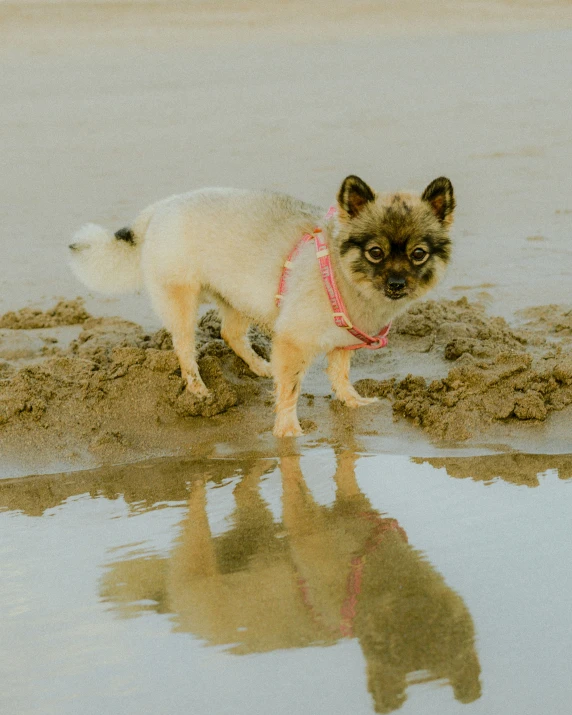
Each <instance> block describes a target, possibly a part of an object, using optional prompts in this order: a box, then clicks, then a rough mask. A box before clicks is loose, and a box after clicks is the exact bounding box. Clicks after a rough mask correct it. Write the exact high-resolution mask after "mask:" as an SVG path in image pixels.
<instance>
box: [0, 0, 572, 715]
mask: <svg viewBox="0 0 572 715" xmlns="http://www.w3.org/2000/svg"><path fill="white" fill-rule="evenodd" d="M571 44H572V5H571V4H570V2H567V1H565V0H554V1H552V0H550V1H548V2H543V3H537V2H529V1H528V0H517V1H511V2H509V1H508V0H507V1H506V2H504V1H499V2H493V1H492V0H483V1H479V2H473V1H472V0H455V1H453V0H437V1H436V2H432V3H422V2H419V1H418V0H403V2H399V3H396V2H377V3H367V2H361V1H358V0H355V1H354V0H333V2H331V3H328V6H327V12H324V5H323V4H322V3H317V2H313V1H310V2H304V3H302V2H298V0H292V2H285V3H267V2H265V3H262V2H258V1H257V0H242V1H240V2H239V1H236V2H231V1H230V0H228V1H224V2H217V3H206V2H199V1H198V0H192V2H187V3H184V4H182V3H180V4H177V3H170V2H155V3H153V2H149V3H147V2H137V3H122V2H105V1H103V2H98V3H87V2H83V1H82V0H77V1H73V2H72V1H70V2H67V3H66V2H43V3H37V2H26V1H23V0H22V1H20V2H17V3H11V2H0V61H1V62H2V67H3V72H2V73H0V124H1V126H2V137H3V145H2V158H3V160H4V166H5V169H6V170H5V171H3V172H0V194H1V195H2V201H1V202H0V257H1V259H2V260H1V263H0V622H1V624H2V636H1V638H0V678H1V680H2V690H1V692H0V711H2V712H7V713H18V715H20V714H21V713H22V714H24V713H26V714H27V713H30V714H32V713H33V714H34V715H49V714H51V713H54V715H55V714H56V713H57V715H67V714H68V713H69V715H75V714H76V713H78V712H81V713H94V715H95V714H96V713H97V715H107V714H108V713H109V715H111V714H112V713H116V712H118V711H121V712H122V713H138V714H139V713H146V712H149V713H158V712H167V711H168V712H169V713H179V712H189V711H192V712H198V713H209V715H223V714H224V713H230V712H232V713H238V715H240V713H243V712H244V713H246V712H248V713H265V714H266V713H267V712H268V711H269V703H271V704H272V712H273V713H277V714H281V713H284V714H286V713H288V715H290V714H291V713H293V712H296V713H303V714H305V713H308V714H309V713H312V715H315V714H318V715H319V714H321V713H323V714H324V715H326V713H327V714H328V715H330V714H331V713H334V712H341V711H343V712H355V713H372V712H384V713H389V712H394V711H396V710H400V712H403V713H413V714H415V715H420V714H421V713H423V715H433V713H435V715H437V713H438V714H439V715H449V713H460V712H474V713H476V714H478V713H482V714H483V715H490V713H496V712H502V713H506V714H507V715H512V713H515V714H516V713H518V715H537V714H538V713H540V712H550V713H551V714H554V715H565V714H566V715H567V713H568V711H569V703H570V699H571V697H572V690H571V688H570V678H569V675H568V671H569V667H568V663H569V661H570V655H571V651H570V642H571V641H572V638H571V636H572V632H571V630H570V625H569V624H570V619H569V607H568V603H569V593H570V588H571V586H572V573H571V570H570V567H569V562H570V559H569V558H568V554H569V553H570V548H571V546H572V543H571V541H570V529H569V524H570V513H571V510H570V498H569V497H570V495H569V491H570V483H571V482H570V478H571V476H572V441H571V438H570V434H571V424H572V317H571V316H572V304H571V303H570V289H569V286H570V284H571V280H572V244H571V243H570V235H571V230H572V199H571V197H572V180H571V175H570V166H571V165H572V140H571V134H570V119H569V107H570V104H571V101H572V76H571V75H570V72H569V57H570V49H571ZM349 173H357V174H359V175H362V176H363V178H364V179H366V180H367V181H368V182H369V183H371V184H372V185H373V186H375V187H376V188H378V189H380V190H396V189H399V188H404V189H410V190H414V191H419V190H421V189H422V188H423V187H424V186H425V185H426V184H427V183H428V182H429V181H430V180H431V179H433V178H434V177H436V176H439V175H442V174H445V175H447V176H449V177H450V178H451V180H452V182H453V184H454V186H455V191H456V196H457V201H458V209H457V216H456V223H455V227H454V233H453V237H454V242H455V243H454V259H453V263H452V265H451V267H450V270H449V272H448V275H447V277H446V279H445V281H444V282H443V284H442V285H441V286H440V288H439V289H438V290H437V291H436V292H435V293H434V294H432V295H431V296H430V300H429V301H427V302H425V303H423V304H420V305H419V306H417V307H415V308H413V309H412V310H411V311H410V312H409V313H408V314H407V315H405V316H403V317H402V318H400V319H399V320H398V321H396V323H395V325H394V328H393V330H392V334H391V339H390V346H389V348H388V349H386V350H383V351H380V352H379V353H376V354H371V353H366V352H365V351H362V353H361V354H359V355H357V356H356V358H355V360H354V366H353V368H352V379H353V380H354V382H355V384H356V386H357V388H358V390H360V391H361V392H362V393H363V394H368V395H377V396H378V397H379V398H380V401H379V403H378V404H376V405H374V406H371V407H368V408H362V409H360V410H357V411H352V410H348V409H346V408H344V407H342V406H341V405H340V404H339V403H338V402H337V401H336V400H334V399H332V396H331V394H330V388H329V385H328V383H327V381H326V377H325V375H324V374H323V370H322V368H323V367H324V365H323V363H320V362H318V363H317V364H316V365H315V366H313V368H312V370H311V371H310V372H309V374H308V377H307V379H306V381H305V383H304V389H303V391H304V395H303V397H302V398H301V400H300V414H301V418H302V425H303V427H304V429H305V435H304V437H303V438H301V439H300V440H297V441H295V442H294V441H292V440H287V441H284V443H282V444H279V443H278V442H277V441H276V440H275V439H274V438H273V437H272V434H271V429H272V422H273V412H272V394H271V388H272V386H271V384H270V381H268V380H263V379H259V378H256V377H255V376H253V375H252V374H250V373H249V371H248V370H247V369H246V368H245V366H244V364H243V363H242V362H241V361H240V360H239V359H238V358H236V356H234V355H233V354H232V353H231V352H230V351H229V350H228V349H227V348H226V346H225V344H224V342H223V341H222V340H221V339H220V332H219V326H218V322H217V318H216V315H215V314H213V313H208V312H207V313H206V314H204V318H203V321H202V324H201V326H200V329H199V331H198V342H199V346H200V367H201V371H202V372H203V375H204V377H205V380H206V382H207V384H209V386H210V387H211V388H212V390H213V393H214V398H213V400H211V401H209V402H208V403H195V402H193V401H192V400H189V399H188V398H187V397H186V396H185V394H184V392H183V389H182V388H183V385H182V380H181V376H180V372H179V370H178V366H177V363H176V360H175V358H174V355H173V352H172V349H171V344H170V338H169V336H168V335H167V334H166V332H165V331H164V330H162V329H161V326H160V324H159V322H158V320H157V318H156V317H155V316H154V315H153V314H152V312H151V310H150V307H149V303H148V301H147V299H146V297H145V296H144V295H135V296H127V297H125V298H123V297H122V298H109V297H104V296H100V295H95V294H91V293H89V292H87V291H86V290H84V289H83V288H82V286H80V285H78V284H77V282H76V281H75V280H74V278H73V276H72V275H71V273H70V272H69V270H68V268H67V266H66V256H65V253H66V246H67V244H68V243H69V237H70V236H71V234H72V233H73V232H74V231H75V230H76V229H77V228H78V227H79V226H80V225H81V224H82V223H84V222H86V221H95V222H98V223H102V224H104V225H106V226H109V227H111V228H118V227H120V226H123V225H125V224H126V223H128V222H129V220H130V219H131V218H132V217H133V216H134V215H136V214H137V213H138V212H139V210H140V209H141V208H142V207H144V206H145V205H147V204H149V203H151V202H152V201H154V200H156V199H158V198H161V197H163V196H167V195H169V194H172V193H179V192H181V191H185V190H189V189H192V188H197V187H200V186H208V185H219V186H220V185H223V186H224V185H226V186H237V187H252V188H267V189H273V190H279V191H285V192H287V193H290V194H293V195H295V196H298V197H300V198H302V199H305V200H308V201H311V202H313V203H318V204H322V205H324V206H325V207H327V206H329V205H330V204H331V203H332V201H333V198H334V197H335V193H336V191H337V188H338V186H339V183H340V181H341V180H342V179H343V177H344V176H345V175H347V174H349ZM207 310H208V306H207V307H205V311H207ZM252 339H253V341H254V344H255V346H256V349H257V350H258V351H259V352H260V353H261V354H267V353H268V350H269V349H270V344H269V340H268V338H267V337H266V336H264V335H262V334H260V333H259V332H257V331H253V333H252ZM30 475H31V476H30Z"/></svg>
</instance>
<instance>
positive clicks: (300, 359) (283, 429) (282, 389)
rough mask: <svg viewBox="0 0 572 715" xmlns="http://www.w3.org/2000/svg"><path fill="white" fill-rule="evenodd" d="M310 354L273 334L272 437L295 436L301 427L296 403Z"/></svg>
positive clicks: (292, 341) (299, 432)
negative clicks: (274, 398) (274, 389)
mask: <svg viewBox="0 0 572 715" xmlns="http://www.w3.org/2000/svg"><path fill="white" fill-rule="evenodd" d="M312 357H313V354H312V353H310V352H309V351H308V350H305V349H304V347H303V346H301V345H299V344H298V343H296V342H295V341H294V340H292V338H288V337H284V336H279V335H277V336H276V337H275V338H274V342H273V345H272V360H271V364H272V374H273V377H274V382H275V383H276V421H275V423H274V435H275V436H276V437H299V436H300V435H301V434H302V428H301V427H300V423H299V422H298V415H297V412H296V407H297V404H298V396H299V395H300V387H301V385H302V378H303V377H304V373H305V372H306V370H307V369H308V365H309V364H310V361H311V359H312Z"/></svg>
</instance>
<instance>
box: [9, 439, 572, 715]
mask: <svg viewBox="0 0 572 715" xmlns="http://www.w3.org/2000/svg"><path fill="white" fill-rule="evenodd" d="M571 477H572V455H553V456H543V455H523V454H508V455H490V456H480V457H461V458H459V457H457V458H431V459H421V458H410V457H407V456H398V455H368V454H363V453H355V452H352V451H351V450H341V449H338V450H336V449H334V448H331V447H325V446H322V447H319V448H314V449H310V450H308V451H306V452H304V453H303V454H302V455H301V456H297V455H292V454H290V455H286V456H282V457H280V458H278V457H277V458H273V457H261V456H259V455H258V456H257V455H252V456H246V457H245V456H242V455H241V456H240V457H237V458H233V457H232V456H229V457H228V458H226V457H225V458H224V459H210V460H202V461H190V460H181V459H178V460H172V459H171V460H154V461H152V462H148V463H140V464H137V465H132V466H122V467H115V468H113V469H100V470H92V471H84V472H78V473H75V474H62V475H50V476H39V477H28V478H22V479H12V480H3V481H0V624H1V626H0V628H1V640H0V676H1V682H2V689H1V691H0V711H1V712H6V713H18V714H19V715H23V714H24V713H42V715H43V714H48V713H50V714H51V713H57V714H58V715H66V714H68V713H69V714H72V713H73V714H74V715H75V714H76V713H82V714H83V713H94V714H95V713H97V714H98V715H101V714H107V713H118V712H121V713H179V712H180V713H183V712H184V713H189V712H190V713H200V714H201V715H202V714H203V713H205V714H206V713H208V714H213V715H219V714H221V715H222V714H223V713H233V714H235V713H236V714H239V715H240V713H249V715H252V714H258V713H260V714H261V715H262V714H263V713H264V715H266V714H267V713H269V712H272V713H276V714H281V713H308V714H310V713H312V714H320V713H328V714H330V713H348V712H352V713H356V714H361V713H371V712H384V713H389V712H392V711H394V710H395V709H397V708H399V707H400V706H401V712H403V713H419V714H420V713H423V714H424V715H431V714H433V713H435V714H437V713H439V714H440V715H441V714H443V715H447V714H449V713H457V712H467V713H469V712H472V713H486V714H487V715H489V714H490V713H503V714H507V713H509V714H510V713H519V715H527V714H531V715H532V714H537V713H544V712H549V713H551V714H552V715H558V714H560V713H562V714H564V713H569V712H570V709H569V708H570V699H571V697H572V679H571V678H570V657H571V656H572V619H571V617H570V611H571V606H572V600H571V597H570V594H571V593H572V567H571V558H570V553H571V552H572V530H571V529H570V524H571V512H572V508H571V506H570V499H571V495H572V492H571V491H570V489H571V487H572V479H571Z"/></svg>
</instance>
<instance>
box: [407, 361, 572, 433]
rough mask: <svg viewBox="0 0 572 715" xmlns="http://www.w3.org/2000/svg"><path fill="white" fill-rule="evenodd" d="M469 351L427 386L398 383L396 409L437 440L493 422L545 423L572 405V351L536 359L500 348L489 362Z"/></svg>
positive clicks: (421, 381) (412, 381) (417, 382)
mask: <svg viewBox="0 0 572 715" xmlns="http://www.w3.org/2000/svg"><path fill="white" fill-rule="evenodd" d="M465 355H466V357H467V358H469V359H465V360H464V361H462V362H461V363H460V364H459V365H458V366H456V367H454V368H453V369H452V370H450V371H449V374H448V375H447V377H446V378H444V379H442V380H433V381H432V382H431V383H429V384H427V382H426V380H424V379H423V378H421V377H414V376H412V375H410V376H408V377H406V378H405V379H404V380H402V381H400V382H398V383H397V384H395V386H394V388H393V396H394V399H395V401H394V403H393V410H394V413H395V414H397V415H403V416H404V417H408V418H409V419H411V420H413V421H414V423H415V424H417V425H419V426H420V427H423V429H425V430H426V431H427V432H429V433H430V434H431V436H433V437H435V438H438V439H444V440H453V441H457V440H465V439H468V438H469V437H471V436H472V435H473V434H474V433H476V432H480V431H483V430H484V429H486V427H488V426H489V425H490V424H491V423H492V422H493V421H498V420H503V421H504V420H521V421H522V420H526V421H531V420H538V421H543V420H545V419H546V417H547V416H548V414H549V413H550V412H552V411H554V410H561V409H563V408H564V407H567V406H568V405H570V404H572V355H563V356H561V357H559V358H553V359H551V360H546V361H544V362H542V361H540V362H536V363H535V361H533V358H532V357H531V356H530V355H528V354H527V353H518V352H501V353H499V354H498V355H497V356H496V357H494V358H493V359H491V360H487V361H475V360H474V359H470V358H471V355H470V353H466V354H465ZM462 357H465V356H462Z"/></svg>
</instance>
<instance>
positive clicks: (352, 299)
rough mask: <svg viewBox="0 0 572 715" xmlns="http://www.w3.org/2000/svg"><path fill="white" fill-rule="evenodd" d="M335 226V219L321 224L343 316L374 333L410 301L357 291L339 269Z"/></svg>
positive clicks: (400, 311)
mask: <svg viewBox="0 0 572 715" xmlns="http://www.w3.org/2000/svg"><path fill="white" fill-rule="evenodd" d="M338 232H339V226H338V222H337V220H335V219H334V220H331V221H329V222H328V224H327V226H326V227H325V233H326V237H327V240H328V245H329V249H330V257H331V261H332V270H333V273H334V279H335V281H336V285H337V286H338V289H339V291H340V293H341V295H342V298H343V300H344V303H345V305H346V311H347V317H348V318H349V319H350V320H351V322H352V323H353V324H354V325H355V326H356V327H357V328H359V329H360V330H362V331H364V332H365V333H368V334H369V335H377V333H378V332H379V331H380V330H381V329H382V328H383V327H384V326H385V325H387V324H388V323H390V322H391V321H392V320H393V318H395V317H396V316H397V315H399V313H402V312H403V311H404V310H405V309H406V308H407V307H408V305H409V304H410V302H411V301H410V300H403V301H393V300H391V299H389V298H387V297H386V296H385V295H383V293H381V294H380V295H379V298H378V299H376V298H377V296H376V297H374V298H372V296H371V294H369V295H367V294H365V292H362V291H361V290H360V286H359V284H356V283H355V282H352V281H351V280H349V279H348V278H347V277H346V276H345V274H344V271H343V269H342V266H341V262H340V256H339V248H338V247H339V241H338Z"/></svg>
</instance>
